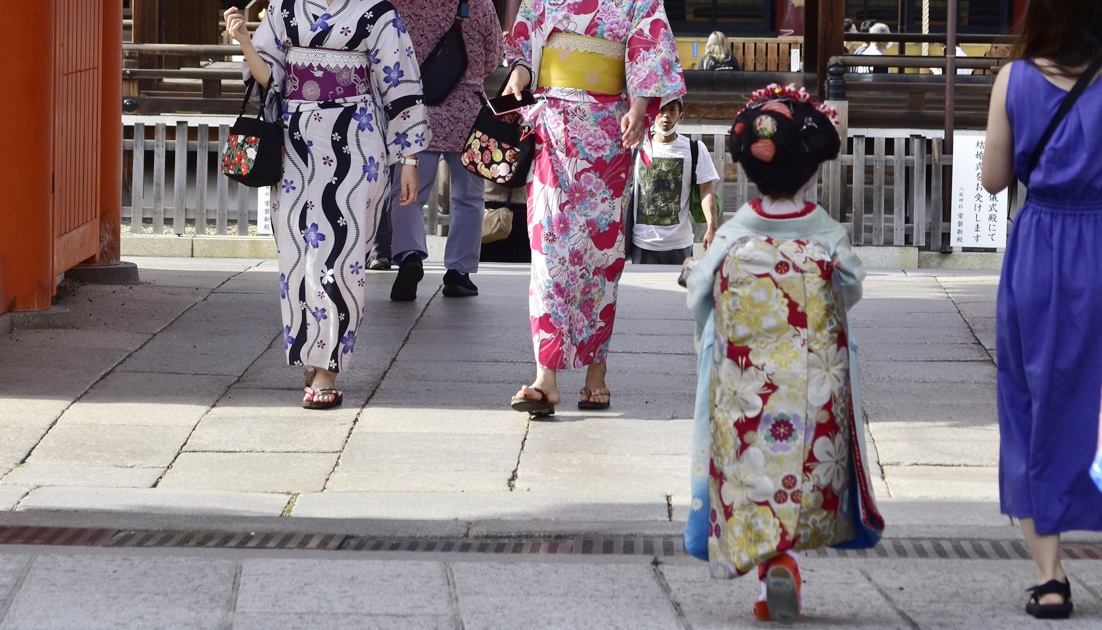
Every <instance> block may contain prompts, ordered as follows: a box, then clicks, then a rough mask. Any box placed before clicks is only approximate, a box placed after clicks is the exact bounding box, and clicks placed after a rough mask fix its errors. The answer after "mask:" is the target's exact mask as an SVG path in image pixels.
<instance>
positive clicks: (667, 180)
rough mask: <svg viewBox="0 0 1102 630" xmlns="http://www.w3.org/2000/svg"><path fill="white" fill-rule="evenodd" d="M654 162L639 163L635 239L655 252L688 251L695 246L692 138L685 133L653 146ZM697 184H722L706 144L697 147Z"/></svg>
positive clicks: (638, 161)
mask: <svg viewBox="0 0 1102 630" xmlns="http://www.w3.org/2000/svg"><path fill="white" fill-rule="evenodd" d="M651 147H652V150H651V153H650V156H651V162H652V166H650V167H648V166H647V165H646V164H644V163H643V160H642V159H636V160H635V173H634V174H635V178H634V181H635V184H634V185H635V208H633V209H632V210H633V211H634V212H635V227H634V228H633V230H632V240H633V241H634V243H635V246H636V247H641V248H643V249H648V250H650V251H654V252H666V251H670V250H674V249H685V248H686V247H689V246H691V245H692V244H693V226H692V219H691V218H690V216H689V193H690V191H689V186H690V184H691V182H692V176H691V175H690V173H689V168H690V164H691V163H692V154H691V153H690V152H689V138H688V136H683V135H681V134H678V135H677V138H675V139H674V141H673V142H666V143H662V142H658V141H657V140H655V141H654V142H652V143H651ZM697 148H698V150H699V153H698V154H697V158H696V183H697V185H699V184H706V183H708V182H715V181H719V174H718V173H716V167H715V165H714V164H712V156H711V153H709V152H708V149H707V148H705V146H704V143H702V142H701V143H699V146H698V147H697Z"/></svg>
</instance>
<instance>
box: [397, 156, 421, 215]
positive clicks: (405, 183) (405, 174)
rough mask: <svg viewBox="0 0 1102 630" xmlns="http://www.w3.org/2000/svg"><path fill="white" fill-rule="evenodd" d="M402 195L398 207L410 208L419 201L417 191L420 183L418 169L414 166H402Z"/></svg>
mask: <svg viewBox="0 0 1102 630" xmlns="http://www.w3.org/2000/svg"><path fill="white" fill-rule="evenodd" d="M400 181H401V193H400V194H399V196H398V202H399V203H398V205H400V206H408V205H409V204H411V203H413V202H414V201H415V200H416V199H417V190H418V189H419V188H420V182H419V181H418V180H417V167H416V166H414V165H412V164H403V165H402V175H401V180H400Z"/></svg>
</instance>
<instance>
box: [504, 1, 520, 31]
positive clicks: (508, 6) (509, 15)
mask: <svg viewBox="0 0 1102 630" xmlns="http://www.w3.org/2000/svg"><path fill="white" fill-rule="evenodd" d="M519 12H520V0H505V32H506V33H508V32H509V29H511V28H513V22H516V21H517V13H519Z"/></svg>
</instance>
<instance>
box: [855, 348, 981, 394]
mask: <svg viewBox="0 0 1102 630" xmlns="http://www.w3.org/2000/svg"><path fill="white" fill-rule="evenodd" d="M858 358H859V360H860V361H861V382H862V384H864V383H866V382H868V383H877V382H881V381H904V382H911V383H953V384H959V383H986V384H994V383H995V366H994V365H993V364H992V363H990V362H988V361H984V362H979V361H961V362H956V361H908V362H904V361H871V360H870V361H865V360H863V359H860V354H858ZM929 389H930V388H929V387H927V390H929ZM930 397H931V398H940V397H939V396H937V395H936V394H934V393H933V392H930Z"/></svg>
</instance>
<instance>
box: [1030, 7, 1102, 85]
mask: <svg viewBox="0 0 1102 630" xmlns="http://www.w3.org/2000/svg"><path fill="white" fill-rule="evenodd" d="M1017 31H1018V35H1019V37H1018V41H1017V43H1015V44H1014V48H1013V49H1012V51H1011V56H1012V57H1013V58H1015V59H1032V58H1035V57H1044V58H1046V59H1051V60H1052V61H1053V62H1054V63H1056V64H1057V65H1059V66H1061V68H1059V69H1057V70H1056V71H1055V72H1056V73H1057V74H1061V75H1063V76H1066V77H1071V78H1074V77H1075V76H1077V75H1076V74H1075V73H1073V72H1070V71H1068V70H1067V68H1069V67H1071V68H1074V67H1076V66H1081V65H1083V64H1085V63H1090V62H1091V61H1093V60H1095V59H1096V58H1098V57H1099V56H1100V55H1102V2H1099V0H1029V4H1027V5H1026V9H1025V14H1024V15H1023V16H1022V19H1021V21H1020V22H1018V27H1017Z"/></svg>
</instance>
